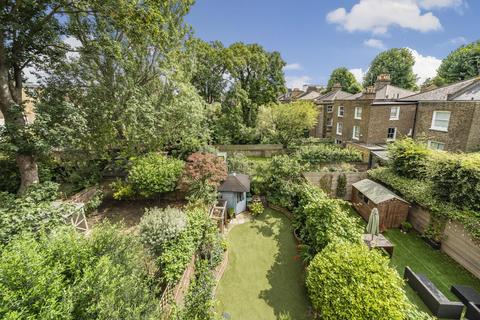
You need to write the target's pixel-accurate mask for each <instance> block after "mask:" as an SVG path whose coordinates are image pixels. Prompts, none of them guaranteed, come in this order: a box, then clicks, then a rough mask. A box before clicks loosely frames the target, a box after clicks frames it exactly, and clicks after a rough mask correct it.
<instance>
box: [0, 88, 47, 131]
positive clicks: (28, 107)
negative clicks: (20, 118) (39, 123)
mask: <svg viewBox="0 0 480 320" xmlns="http://www.w3.org/2000/svg"><path fill="white" fill-rule="evenodd" d="M37 87H38V86H36V85H33V84H25V88H24V90H23V91H22V100H23V101H24V104H25V113H24V116H25V118H26V119H27V122H28V123H32V122H33V121H34V120H35V112H34V102H33V99H32V98H31V97H30V96H29V95H27V92H26V90H28V89H36V88H37ZM4 125H5V118H4V116H3V114H2V112H1V111H0V126H4Z"/></svg>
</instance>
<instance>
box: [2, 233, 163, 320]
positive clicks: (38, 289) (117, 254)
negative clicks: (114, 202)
mask: <svg viewBox="0 0 480 320" xmlns="http://www.w3.org/2000/svg"><path fill="white" fill-rule="evenodd" d="M146 259H147V258H146V256H145V254H144V252H143V249H142V247H141V245H140V243H139V242H138V240H137V239H136V237H134V236H133V235H128V234H125V233H123V232H121V231H120V230H118V229H117V228H116V227H114V226H111V225H109V224H102V225H100V226H98V227H95V228H94V229H93V230H92V233H91V235H90V237H84V236H83V235H81V234H79V233H77V232H76V231H74V230H73V229H72V228H66V227H64V228H58V229H55V231H54V232H52V233H51V234H49V235H47V234H45V233H44V234H42V235H40V236H39V238H38V239H37V238H36V237H35V236H34V235H33V234H24V235H23V236H21V237H20V238H17V239H15V240H13V241H11V242H10V243H9V244H8V245H6V246H5V247H3V248H2V251H1V253H0V287H1V288H2V290H0V301H2V303H1V306H0V318H2V319H111V318H116V319H131V320H133V319H146V318H159V317H160V314H159V312H158V307H157V305H158V302H157V301H156V300H155V292H154V290H153V289H152V286H151V285H152V283H154V278H153V272H149V270H147V269H146V266H147V265H148V264H147V263H146Z"/></svg>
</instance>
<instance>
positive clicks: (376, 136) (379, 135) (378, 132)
mask: <svg viewBox="0 0 480 320" xmlns="http://www.w3.org/2000/svg"><path fill="white" fill-rule="evenodd" d="M392 107H400V114H399V119H398V120H390V109H391V108H392ZM415 108H416V105H414V104H409V105H392V104H388V105H373V106H370V107H369V109H370V110H369V112H368V114H369V119H368V124H367V126H368V136H367V137H366V138H364V140H365V142H366V143H371V144H378V143H380V144H383V143H386V142H387V132H388V128H397V138H400V137H401V136H406V135H408V134H409V133H411V132H412V131H413V122H414V119H415Z"/></svg>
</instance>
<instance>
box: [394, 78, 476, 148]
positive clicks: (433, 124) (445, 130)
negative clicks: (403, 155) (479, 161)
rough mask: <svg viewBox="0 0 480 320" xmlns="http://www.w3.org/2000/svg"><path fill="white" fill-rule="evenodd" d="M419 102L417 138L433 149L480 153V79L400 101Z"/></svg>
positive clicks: (416, 124)
mask: <svg viewBox="0 0 480 320" xmlns="http://www.w3.org/2000/svg"><path fill="white" fill-rule="evenodd" d="M399 102H402V103H415V104H416V106H417V111H416V118H415V121H414V134H413V136H414V138H416V139H425V140H426V141H427V145H428V147H429V148H431V149H436V150H447V151H465V152H470V151H478V150H480V77H477V78H473V79H469V80H465V81H461V82H457V83H454V84H451V85H447V86H444V87H440V88H437V89H433V90H429V91H426V92H422V93H419V94H415V95H412V96H409V97H405V98H402V99H400V100H399Z"/></svg>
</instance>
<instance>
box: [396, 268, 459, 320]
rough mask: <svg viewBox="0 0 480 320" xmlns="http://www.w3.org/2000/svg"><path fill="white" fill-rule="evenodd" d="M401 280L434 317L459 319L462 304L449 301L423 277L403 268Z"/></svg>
mask: <svg viewBox="0 0 480 320" xmlns="http://www.w3.org/2000/svg"><path fill="white" fill-rule="evenodd" d="M403 278H404V279H406V281H407V282H408V284H409V285H410V287H412V289H413V290H415V291H416V292H417V294H418V295H419V296H420V298H421V299H422V300H423V302H424V303H425V304H426V305H427V307H428V308H429V309H430V311H431V312H432V313H433V315H434V316H436V317H438V318H444V319H460V317H461V315H462V311H463V303H461V302H456V301H450V300H449V299H448V298H447V297H446V296H445V295H444V294H443V293H442V292H441V291H440V290H438V288H437V287H436V286H435V285H434V284H433V283H432V282H431V281H430V280H429V279H428V278H427V277H426V276H425V275H423V274H416V273H415V272H413V271H412V269H410V268H409V267H405V272H404V275H403Z"/></svg>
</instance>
